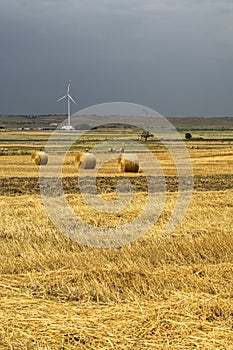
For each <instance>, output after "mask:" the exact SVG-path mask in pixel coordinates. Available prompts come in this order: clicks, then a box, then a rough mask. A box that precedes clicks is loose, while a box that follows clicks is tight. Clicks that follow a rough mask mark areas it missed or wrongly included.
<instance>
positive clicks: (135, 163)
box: [118, 153, 139, 173]
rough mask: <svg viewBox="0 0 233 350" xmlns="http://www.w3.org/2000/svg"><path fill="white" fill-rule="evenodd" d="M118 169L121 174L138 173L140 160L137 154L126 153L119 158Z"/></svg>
mask: <svg viewBox="0 0 233 350" xmlns="http://www.w3.org/2000/svg"><path fill="white" fill-rule="evenodd" d="M118 169H119V172H121V173H138V171H139V159H138V156H137V155H136V154H131V153H124V154H121V155H120V156H119V158H118Z"/></svg>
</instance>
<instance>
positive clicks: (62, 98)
mask: <svg viewBox="0 0 233 350" xmlns="http://www.w3.org/2000/svg"><path fill="white" fill-rule="evenodd" d="M66 97H67V95H64V96H62V97H61V98H59V99H58V100H57V102H59V101H61V100H64V98H66Z"/></svg>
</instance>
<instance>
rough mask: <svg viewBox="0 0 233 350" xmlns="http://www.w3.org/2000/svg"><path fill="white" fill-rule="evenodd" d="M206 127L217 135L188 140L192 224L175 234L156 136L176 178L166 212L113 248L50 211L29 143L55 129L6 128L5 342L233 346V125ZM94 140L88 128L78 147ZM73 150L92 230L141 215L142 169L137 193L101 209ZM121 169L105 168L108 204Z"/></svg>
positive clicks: (1, 290)
mask: <svg viewBox="0 0 233 350" xmlns="http://www.w3.org/2000/svg"><path fill="white" fill-rule="evenodd" d="M198 132H199V131H198ZM194 133H195V132H194ZM204 133H205V135H208V138H209V139H211V141H206V140H202V141H198V142H197V141H189V142H187V147H188V151H189V154H190V158H191V161H192V164H193V172H194V191H193V195H192V199H191V203H190V205H189V208H188V212H187V215H186V216H185V218H184V220H183V221H182V223H181V224H180V225H179V226H178V227H177V228H176V229H175V231H174V232H173V233H172V234H170V235H168V234H167V233H166V225H167V222H168V219H169V217H170V215H171V212H172V210H173V208H174V204H175V201H176V198H177V192H176V186H175V184H174V183H173V181H175V177H176V175H177V171H176V169H175V166H174V162H173V161H172V159H171V157H170V156H169V154H168V153H167V152H166V150H165V149H164V148H162V147H161V145H158V143H157V142H151V141H150V142H148V144H149V145H150V148H151V149H152V150H153V151H154V153H155V155H156V157H157V159H158V160H159V162H160V164H161V166H162V168H163V171H164V174H165V175H166V179H167V184H168V187H167V189H168V191H167V193H166V202H165V207H164V210H163V212H162V214H161V215H160V217H159V219H158V221H157V222H156V224H155V225H154V227H153V228H152V229H151V230H150V231H149V232H148V233H147V234H146V235H144V236H142V237H141V238H139V239H138V240H136V241H133V242H131V243H130V244H128V245H126V246H123V247H120V248H110V249H100V248H94V247H87V246H83V245H80V244H78V243H77V242H75V241H72V240H70V239H69V238H68V237H66V236H65V235H64V234H62V233H61V232H59V231H58V230H57V229H56V227H55V226H54V224H53V223H52V221H51V220H50V219H49V218H48V216H47V214H46V211H45V208H44V206H43V203H42V199H41V197H40V193H39V190H38V187H37V185H38V183H37V182H38V168H37V167H34V166H32V164H31V161H30V151H31V150H32V149H38V148H42V147H43V145H44V142H45V141H46V138H47V137H48V136H49V133H46V132H45V133H39V132H38V133H37V132H36V133H34V132H32V133H22V132H19V133H17V134H16V133H7V132H4V133H2V134H1V135H0V136H1V146H2V145H3V144H4V146H3V147H5V148H8V151H3V154H2V156H1V157H0V183H1V184H0V186H1V187H0V207H1V225H0V239H1V245H0V274H1V275H0V276H1V279H0V295H1V302H0V303H1V306H0V349H20V350H21V349H22V350H23V349H32V350H34V349H36V350H39V349H40V350H41V349H46V350H48V349H49V350H50V349H51V350H52V349H64V350H66V349H67V350H68V349H117V350H118V349H122V350H126V349H128V350H131V349H145V350H146V349H172V350H173V349H177V350H178V349H233V345H232V344H233V328H232V324H233V292H232V291H233V236H232V227H233V204H232V203H233V166H232V164H233V142H232V141H226V140H224V138H225V136H227V137H226V138H230V136H231V135H230V133H228V132H227V133H226V132H224V135H223V134H222V133H221V132H220V131H218V132H211V131H210V130H209V131H208V132H207V131H204ZM204 133H202V132H201V133H200V134H198V135H199V136H203V135H204ZM106 137H112V134H111V135H110V134H109V135H108V134H105V133H104V134H103V135H101V137H100V141H102V140H104V139H105V138H106ZM136 137H137V135H135V138H136ZM26 138H27V139H26ZM221 138H222V139H223V140H220V139H221ZM95 140H96V134H95V133H94V134H92V135H91V134H89V135H88V136H86V138H84V139H83V143H79V144H77V145H76V147H77V149H81V148H85V147H86V146H87V145H89V146H91V145H92V144H93V143H94V142H96V141H95ZM10 149H11V150H15V151H18V150H21V149H25V150H26V149H27V150H28V154H22V155H20V154H18V155H13V154H11V152H10ZM74 152H75V149H74V150H72V152H70V153H69V154H68V156H67V158H66V161H65V165H64V170H63V176H64V181H66V182H67V184H68V185H67V187H66V188H67V190H66V198H67V201H68V202H69V204H70V206H71V207H72V209H73V210H74V212H75V213H76V214H77V215H79V216H80V217H81V218H82V220H83V221H84V222H86V223H89V224H91V225H92V226H93V230H95V228H97V227H115V226H116V227H117V226H119V225H122V224H124V223H126V222H129V221H130V220H133V219H134V218H135V217H137V215H138V213H140V211H141V210H142V209H143V206H144V203H145V200H146V197H147V194H146V187H144V185H143V179H142V178H143V174H139V175H132V174H129V175H128V177H130V179H131V181H132V182H133V181H135V183H136V188H137V190H136V192H135V193H134V197H133V200H132V201H131V203H130V204H129V205H128V206H127V207H126V208H125V210H122V211H121V212H120V213H117V214H111V213H100V212H97V211H96V210H93V209H92V208H91V207H89V206H88V205H87V204H86V203H85V201H84V199H83V197H82V196H81V194H80V193H78V191H77V188H76V187H75V186H76V185H75V184H74V182H75V180H74V179H75V178H76V177H77V169H76V168H75V166H74V163H73V160H74ZM119 176H120V175H119V174H117V170H116V164H115V165H114V164H112V166H111V168H110V167H109V166H105V167H103V169H102V170H101V171H100V173H99V177H100V185H99V186H101V184H102V186H103V187H104V188H102V192H103V197H104V198H105V199H106V200H107V201H109V202H111V200H113V199H115V198H116V193H115V187H114V186H112V181H114V179H117V178H118V177H119ZM71 184H72V186H73V187H72V186H71ZM105 189H108V191H107V193H105Z"/></svg>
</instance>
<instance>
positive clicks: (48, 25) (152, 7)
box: [0, 0, 233, 115]
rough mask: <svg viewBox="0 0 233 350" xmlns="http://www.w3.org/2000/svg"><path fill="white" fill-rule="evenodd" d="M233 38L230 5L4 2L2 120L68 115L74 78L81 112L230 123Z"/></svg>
mask: <svg viewBox="0 0 233 350" xmlns="http://www.w3.org/2000/svg"><path fill="white" fill-rule="evenodd" d="M232 37H233V1H230V0H228V1H227V0H225V1H221V0H219V1H217V0H211V1H210V0H202V1H200V0H189V1H188V0H187V1H185V0H180V1H172V0H170V1H169V0H167V1H166V0H161V1H158V0H157V1H156V0H146V1H139V0H132V1H123V0H118V1H116V0H100V1H97V0H85V1H84V0H83V1H77V0H66V1H62V0H41V1H36V2H32V1H27V0H24V1H23V0H17V1H16V0H15V1H13V0H12V1H5V0H4V1H1V13H0V45H1V46H0V49H1V50H0V70H1V85H0V113H1V114H2V113H27V114H29V113H33V114H38V113H59V112H62V113H64V112H65V105H64V104H63V103H62V102H60V104H59V103H56V102H55V101H56V99H57V98H58V97H60V96H61V95H62V94H63V93H64V92H65V88H66V82H67V80H69V79H71V80H72V86H71V92H72V94H73V96H74V98H75V99H78V102H79V107H78V108H79V109H80V108H84V107H87V106H89V105H93V104H96V103H102V102H109V101H127V102H135V103H139V104H144V105H146V106H148V107H151V108H154V109H156V110H158V111H159V112H161V113H162V114H164V115H196V114H199V115H206V114H207V115H213V114H214V115H217V114H221V115H224V114H230V115H232V114H233V112H232V111H233V103H232V97H231V96H232V90H233V70H232V59H233V39H232ZM74 111H76V109H75V108H74V107H73V112H74Z"/></svg>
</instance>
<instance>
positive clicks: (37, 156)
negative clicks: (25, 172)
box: [31, 151, 48, 165]
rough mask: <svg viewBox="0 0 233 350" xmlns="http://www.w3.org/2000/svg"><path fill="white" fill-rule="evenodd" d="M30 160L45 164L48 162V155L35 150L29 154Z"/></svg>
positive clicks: (34, 162)
mask: <svg viewBox="0 0 233 350" xmlns="http://www.w3.org/2000/svg"><path fill="white" fill-rule="evenodd" d="M31 161H32V163H33V164H34V165H46V164H47V163H48V155H47V153H45V152H43V151H35V152H33V153H32V155H31Z"/></svg>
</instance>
